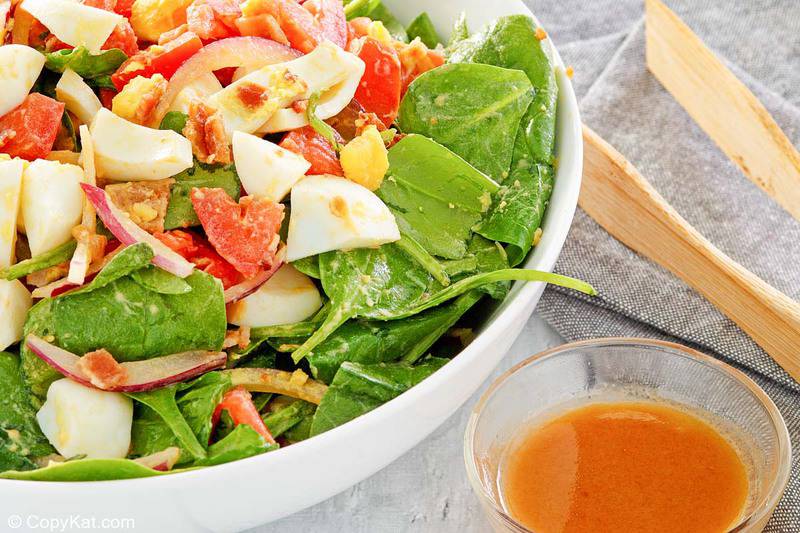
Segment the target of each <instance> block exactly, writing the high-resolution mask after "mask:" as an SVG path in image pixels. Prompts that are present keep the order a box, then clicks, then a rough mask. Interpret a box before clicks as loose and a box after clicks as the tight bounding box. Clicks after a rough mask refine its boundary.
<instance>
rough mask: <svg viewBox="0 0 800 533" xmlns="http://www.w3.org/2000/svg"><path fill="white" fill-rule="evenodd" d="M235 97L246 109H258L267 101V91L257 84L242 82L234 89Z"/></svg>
mask: <svg viewBox="0 0 800 533" xmlns="http://www.w3.org/2000/svg"><path fill="white" fill-rule="evenodd" d="M236 96H237V98H239V101H240V102H242V104H243V105H244V106H245V107H246V108H248V109H251V110H253V109H258V108H259V107H261V106H262V105H263V104H264V102H266V101H267V100H269V90H268V89H267V88H266V87H264V86H262V85H259V84H257V83H253V82H250V81H243V82H242V83H241V84H240V85H239V86H238V87H237V88H236Z"/></svg>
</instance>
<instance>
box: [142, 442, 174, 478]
mask: <svg viewBox="0 0 800 533" xmlns="http://www.w3.org/2000/svg"><path fill="white" fill-rule="evenodd" d="M180 457H181V449H180V448H178V447H177V446H171V447H169V448H167V449H165V450H161V451H160V452H156V453H152V454H150V455H145V456H144V457H139V458H138V459H134V460H133V461H134V462H136V463H139V464H140V465H144V466H146V467H148V468H152V469H153V470H158V471H159V472H168V471H170V470H172V467H173V466H175V463H177V462H178V459H180Z"/></svg>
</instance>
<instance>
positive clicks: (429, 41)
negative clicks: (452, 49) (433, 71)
mask: <svg viewBox="0 0 800 533" xmlns="http://www.w3.org/2000/svg"><path fill="white" fill-rule="evenodd" d="M406 33H407V34H408V38H409V40H411V41H413V40H414V39H416V38H417V37H419V40H420V41H422V42H423V43H425V46H427V47H428V48H436V45H438V44H439V43H440V42H442V40H441V39H440V38H439V35H438V34H437V33H436V28H435V27H434V26H433V21H432V20H431V17H429V16H428V14H427V13H425V12H423V13H420V14H419V16H417V18H415V19H414V20H412V21H411V24H409V25H408V28H406Z"/></svg>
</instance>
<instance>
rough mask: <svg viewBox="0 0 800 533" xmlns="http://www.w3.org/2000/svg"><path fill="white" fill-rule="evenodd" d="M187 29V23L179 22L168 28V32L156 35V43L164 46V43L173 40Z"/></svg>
mask: <svg viewBox="0 0 800 533" xmlns="http://www.w3.org/2000/svg"><path fill="white" fill-rule="evenodd" d="M188 31H189V26H188V25H187V24H181V25H180V26H178V27H177V28H175V29H172V30H169V31H168V32H164V33H162V34H161V35H160V36H159V37H158V45H159V46H164V45H165V44H167V43H169V42H171V41H174V40H175V39H177V38H178V37H180V36H181V35H183V34H184V33H186V32H188Z"/></svg>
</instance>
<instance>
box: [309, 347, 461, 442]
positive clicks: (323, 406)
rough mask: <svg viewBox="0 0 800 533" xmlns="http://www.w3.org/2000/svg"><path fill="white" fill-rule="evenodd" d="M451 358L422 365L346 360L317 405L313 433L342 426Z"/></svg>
mask: <svg viewBox="0 0 800 533" xmlns="http://www.w3.org/2000/svg"><path fill="white" fill-rule="evenodd" d="M447 362H448V359H436V358H431V359H428V360H426V361H424V362H422V363H421V364H419V365H416V366H411V365H408V364H406V363H393V364H384V363H380V364H376V365H361V364H358V363H344V364H342V366H341V367H340V368H339V371H338V372H336V377H334V378H333V382H332V383H331V386H330V388H328V392H326V393H325V396H323V398H322V402H321V403H320V404H319V407H317V412H316V414H315V415H314V420H313V422H312V424H311V435H312V436H313V435H319V434H320V433H323V432H325V431H328V430H329V429H333V428H335V427H337V426H341V425H342V424H344V423H345V422H349V421H350V420H353V419H354V418H357V417H359V416H361V415H363V414H365V413H367V412H369V411H372V410H373V409H375V408H376V407H378V406H380V405H382V404H384V403H386V402H388V401H389V400H391V399H393V398H396V397H397V396H399V395H400V394H402V393H403V392H405V391H407V390H408V389H410V388H411V387H413V386H414V385H416V384H417V383H419V382H420V381H422V380H423V379H425V378H427V377H428V376H430V375H431V374H433V373H434V372H436V371H437V370H439V369H440V368H441V367H442V366H444V365H445V364H446V363H447Z"/></svg>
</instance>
